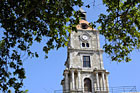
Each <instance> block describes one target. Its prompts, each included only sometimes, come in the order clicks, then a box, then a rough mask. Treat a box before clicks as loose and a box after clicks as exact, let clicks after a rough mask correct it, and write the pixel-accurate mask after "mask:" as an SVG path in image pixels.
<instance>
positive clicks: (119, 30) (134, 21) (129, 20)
mask: <svg viewBox="0 0 140 93" xmlns="http://www.w3.org/2000/svg"><path fill="white" fill-rule="evenodd" d="M103 4H104V5H106V7H107V10H106V12H107V14H100V16H99V19H98V20H97V21H96V23H99V24H100V25H101V26H100V27H99V30H100V33H101V34H102V35H103V36H105V38H106V42H105V45H104V49H105V52H106V53H107V54H109V55H111V59H112V60H113V61H118V62H121V61H126V62H129V61H131V59H130V57H129V56H128V55H129V54H130V53H131V52H132V50H133V49H135V48H136V49H139V48H140V0H103Z"/></svg>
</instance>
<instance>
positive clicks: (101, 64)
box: [99, 50, 104, 69]
mask: <svg viewBox="0 0 140 93" xmlns="http://www.w3.org/2000/svg"><path fill="white" fill-rule="evenodd" d="M99 56H100V61H101V62H100V66H101V69H104V64H103V56H102V50H100V53H99Z"/></svg>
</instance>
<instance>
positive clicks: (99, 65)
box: [61, 8, 109, 93]
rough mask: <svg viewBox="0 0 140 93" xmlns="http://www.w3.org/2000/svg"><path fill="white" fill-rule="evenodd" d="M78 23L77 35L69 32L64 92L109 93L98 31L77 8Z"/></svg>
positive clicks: (62, 82)
mask: <svg viewBox="0 0 140 93" xmlns="http://www.w3.org/2000/svg"><path fill="white" fill-rule="evenodd" d="M80 12H81V13H82V14H81V15H80V17H81V20H80V22H79V24H78V25H77V26H76V28H77V32H75V31H72V32H71V33H70V40H69V45H68V47H67V51H68V52H67V60H66V62H65V66H66V69H65V70H64V73H63V75H64V79H63V80H62V81H61V85H62V86H63V93H77V92H78V93H109V89H108V87H109V85H108V74H109V72H108V71H107V70H105V69H104V65H103V58H102V53H103V50H102V49H101V48H100V41H99V31H97V30H95V29H93V28H91V27H90V26H89V22H87V21H86V12H85V11H84V10H83V9H82V8H80Z"/></svg>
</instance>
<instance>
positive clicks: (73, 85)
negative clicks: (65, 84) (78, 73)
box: [71, 69, 75, 90]
mask: <svg viewBox="0 0 140 93" xmlns="http://www.w3.org/2000/svg"><path fill="white" fill-rule="evenodd" d="M71 74H72V89H73V90H74V89H75V83H74V81H75V80H74V70H73V69H72V70H71Z"/></svg>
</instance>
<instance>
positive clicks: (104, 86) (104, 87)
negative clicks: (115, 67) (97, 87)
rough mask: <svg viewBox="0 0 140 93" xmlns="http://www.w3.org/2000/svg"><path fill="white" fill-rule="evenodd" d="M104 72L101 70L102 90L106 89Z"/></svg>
mask: <svg viewBox="0 0 140 93" xmlns="http://www.w3.org/2000/svg"><path fill="white" fill-rule="evenodd" d="M104 76H105V74H104V72H102V80H103V90H104V91H106V83H105V77H104Z"/></svg>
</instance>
